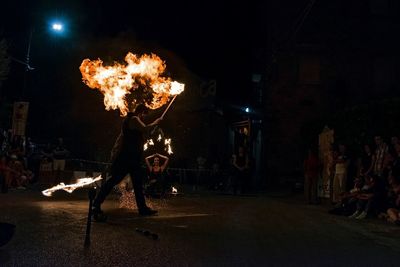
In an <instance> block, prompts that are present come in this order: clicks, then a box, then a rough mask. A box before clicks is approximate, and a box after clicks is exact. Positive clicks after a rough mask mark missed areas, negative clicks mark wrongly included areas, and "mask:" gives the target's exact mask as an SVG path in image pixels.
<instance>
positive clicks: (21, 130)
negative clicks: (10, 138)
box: [12, 102, 29, 136]
mask: <svg viewBox="0 0 400 267" xmlns="http://www.w3.org/2000/svg"><path fill="white" fill-rule="evenodd" d="M28 109H29V102H14V112H13V121H12V122H13V123H12V129H13V133H14V135H19V136H24V135H25V129H26V122H27V119H28Z"/></svg>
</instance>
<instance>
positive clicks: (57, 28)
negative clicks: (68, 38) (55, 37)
mask: <svg viewBox="0 0 400 267" xmlns="http://www.w3.org/2000/svg"><path fill="white" fill-rule="evenodd" d="M52 28H53V30H55V31H56V32H60V31H62V30H63V25H62V24H61V23H53V26H52Z"/></svg>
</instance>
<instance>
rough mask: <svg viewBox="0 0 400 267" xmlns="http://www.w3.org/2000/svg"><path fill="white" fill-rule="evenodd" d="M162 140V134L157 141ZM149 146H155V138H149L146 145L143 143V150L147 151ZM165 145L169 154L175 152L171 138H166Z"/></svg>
mask: <svg viewBox="0 0 400 267" xmlns="http://www.w3.org/2000/svg"><path fill="white" fill-rule="evenodd" d="M161 140H162V137H161V135H158V137H157V141H158V142H161ZM149 146H154V141H153V139H147V141H146V143H144V145H143V150H144V151H146V150H147V149H148V148H149ZM164 146H165V148H164V150H165V151H167V153H168V154H169V155H171V154H173V153H174V152H173V151H172V146H171V138H165V139H164Z"/></svg>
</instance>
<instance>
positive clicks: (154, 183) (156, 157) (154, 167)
mask: <svg viewBox="0 0 400 267" xmlns="http://www.w3.org/2000/svg"><path fill="white" fill-rule="evenodd" d="M160 158H162V159H163V160H164V163H163V164H160ZM151 159H153V164H151V163H150V160H151ZM145 160H146V165H147V168H148V171H149V184H150V185H149V187H148V193H150V194H153V195H154V194H155V193H156V191H160V192H161V194H162V195H163V194H164V193H165V191H166V188H167V187H166V177H165V169H166V168H167V165H168V162H169V158H168V157H167V156H164V155H161V154H158V153H155V154H153V155H151V156H148V157H146V158H145ZM157 189H159V190H157Z"/></svg>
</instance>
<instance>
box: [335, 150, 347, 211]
mask: <svg viewBox="0 0 400 267" xmlns="http://www.w3.org/2000/svg"><path fill="white" fill-rule="evenodd" d="M348 165H349V160H348V157H347V153H346V146H345V145H344V144H339V153H338V155H337V157H336V159H335V176H334V177H333V198H332V202H333V203H337V202H339V201H340V199H339V196H340V194H342V193H344V192H346V179H347V167H348Z"/></svg>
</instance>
